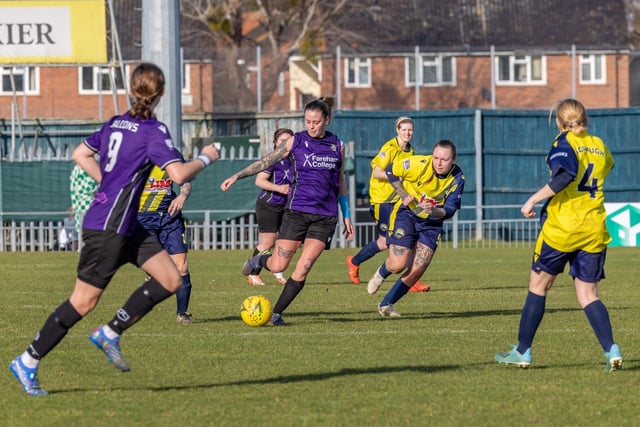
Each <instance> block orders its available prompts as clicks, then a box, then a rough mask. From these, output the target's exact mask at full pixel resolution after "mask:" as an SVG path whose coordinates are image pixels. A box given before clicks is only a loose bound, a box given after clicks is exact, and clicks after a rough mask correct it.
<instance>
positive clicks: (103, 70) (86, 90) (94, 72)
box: [78, 66, 124, 95]
mask: <svg viewBox="0 0 640 427" xmlns="http://www.w3.org/2000/svg"><path fill="white" fill-rule="evenodd" d="M110 71H112V72H113V77H114V79H115V84H116V88H117V90H118V93H124V80H123V78H122V73H121V72H120V67H88V66H87V67H80V68H79V72H78V76H79V86H80V93H81V94H85V95H86V94H96V93H99V92H101V93H111V78H110V76H109V72H110Z"/></svg>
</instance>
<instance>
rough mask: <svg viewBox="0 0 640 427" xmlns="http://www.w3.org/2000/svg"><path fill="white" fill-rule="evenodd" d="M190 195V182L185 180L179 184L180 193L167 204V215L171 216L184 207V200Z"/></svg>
mask: <svg viewBox="0 0 640 427" xmlns="http://www.w3.org/2000/svg"><path fill="white" fill-rule="evenodd" d="M190 195H191V182H185V183H184V184H182V185H181V186H180V194H178V195H177V196H176V198H175V199H173V200H172V201H171V204H170V205H169V209H168V212H169V216H173V215H174V214H176V213H178V212H180V211H181V210H182V208H183V207H184V202H186V201H187V199H188V198H189V196H190Z"/></svg>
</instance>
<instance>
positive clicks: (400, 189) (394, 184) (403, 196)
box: [391, 181, 409, 200]
mask: <svg viewBox="0 0 640 427" xmlns="http://www.w3.org/2000/svg"><path fill="white" fill-rule="evenodd" d="M391 186H392V187H393V189H394V190H396V193H398V195H399V196H400V198H401V199H402V200H404V199H406V198H407V196H408V195H409V193H407V190H405V189H404V187H403V186H402V181H394V182H392V183H391Z"/></svg>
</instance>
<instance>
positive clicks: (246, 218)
mask: <svg viewBox="0 0 640 427" xmlns="http://www.w3.org/2000/svg"><path fill="white" fill-rule="evenodd" d="M463 209H465V210H473V211H475V212H481V211H484V210H487V209H492V210H506V209H513V206H512V205H504V206H491V207H487V206H484V207H477V206H469V207H464V208H463ZM355 211H356V217H360V218H362V217H366V216H368V209H367V208H358V209H356V210H355ZM190 213H191V214H196V213H197V214H199V216H201V215H203V216H204V220H203V221H189V222H188V223H187V239H188V241H189V245H190V250H231V249H253V248H255V246H256V245H257V244H258V223H257V222H256V219H255V214H254V213H253V212H246V211H228V210H227V211H216V210H210V211H185V212H184V215H185V217H186V218H189V214H190ZM221 213H224V214H225V215H229V217H234V218H233V219H229V220H224V221H212V220H210V217H212V216H213V215H216V217H219V214H221ZM24 214H29V215H30V213H28V212H25V213H24ZM52 214H55V215H56V216H57V215H59V216H60V220H59V221H58V220H54V221H5V222H2V224H1V227H2V230H0V231H1V233H0V252H47V251H58V250H69V245H62V244H61V242H60V233H61V231H62V230H63V218H64V217H65V216H66V215H68V213H67V212H59V213H58V212H56V213H52V212H47V215H48V216H51V215H52ZM539 229H540V225H539V221H538V220H537V219H524V218H523V219H515V218H505V219H490V220H483V219H475V220H459V219H458V215H456V216H454V217H453V218H452V219H451V220H448V221H446V222H445V225H444V230H443V233H442V239H441V242H440V246H441V247H451V248H492V247H523V246H531V245H532V244H533V242H534V241H535V239H536V236H537V234H538V231H539ZM375 238H376V230H375V223H374V222H373V220H369V221H366V220H365V221H362V220H358V221H356V222H355V238H354V239H353V241H351V242H349V241H347V240H346V239H345V237H344V235H343V234H342V226H341V225H339V226H338V227H337V229H336V234H335V236H334V239H333V242H332V247H337V248H347V247H360V246H363V245H365V244H367V243H368V242H369V241H371V240H374V239H375Z"/></svg>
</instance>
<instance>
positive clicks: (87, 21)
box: [0, 0, 107, 65]
mask: <svg viewBox="0 0 640 427" xmlns="http://www.w3.org/2000/svg"><path fill="white" fill-rule="evenodd" d="M106 62H107V30H106V13H105V2H104V0H68V1H57V0H49V1H30V0H23V1H0V64H18V65H20V64H54V63H55V64H78V63H79V64H96V63H102V64H104V63H106Z"/></svg>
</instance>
